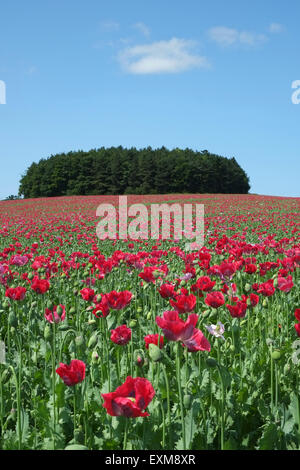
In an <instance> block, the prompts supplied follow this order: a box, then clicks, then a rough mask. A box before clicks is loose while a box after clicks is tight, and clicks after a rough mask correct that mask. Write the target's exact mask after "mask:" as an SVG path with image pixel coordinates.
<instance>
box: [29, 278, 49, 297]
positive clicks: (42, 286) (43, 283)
mask: <svg viewBox="0 0 300 470" xmlns="http://www.w3.org/2000/svg"><path fill="white" fill-rule="evenodd" d="M31 289H33V290H34V291H35V292H36V293H37V294H45V292H47V291H48V290H49V289H50V284H49V281H47V279H39V278H38V277H34V278H33V280H32V284H31Z"/></svg>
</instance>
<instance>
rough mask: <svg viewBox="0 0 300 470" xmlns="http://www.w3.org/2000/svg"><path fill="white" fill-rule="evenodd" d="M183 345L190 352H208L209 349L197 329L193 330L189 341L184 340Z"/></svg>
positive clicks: (207, 342) (202, 335) (204, 338)
mask: <svg viewBox="0 0 300 470" xmlns="http://www.w3.org/2000/svg"><path fill="white" fill-rule="evenodd" d="M183 345H184V346H186V347H187V348H188V351H190V352H195V351H210V349H211V347H210V344H209V341H208V339H207V338H206V337H205V336H204V334H203V333H202V331H201V330H198V328H194V332H193V335H192V336H191V337H190V338H189V339H186V340H185V341H184V343H183Z"/></svg>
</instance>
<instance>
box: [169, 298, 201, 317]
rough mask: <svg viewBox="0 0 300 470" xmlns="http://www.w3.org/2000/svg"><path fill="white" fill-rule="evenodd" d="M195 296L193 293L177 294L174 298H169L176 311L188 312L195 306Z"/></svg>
mask: <svg viewBox="0 0 300 470" xmlns="http://www.w3.org/2000/svg"><path fill="white" fill-rule="evenodd" d="M196 301H197V298H196V296H195V295H194V294H190V295H184V294H182V295H178V296H177V297H176V300H170V304H171V305H172V307H173V308H175V310H177V312H178V313H188V312H192V310H194V308H195V306H196Z"/></svg>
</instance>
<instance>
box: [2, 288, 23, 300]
mask: <svg viewBox="0 0 300 470" xmlns="http://www.w3.org/2000/svg"><path fill="white" fill-rule="evenodd" d="M25 294H26V288H25V287H15V288H13V287H9V288H8V289H6V292H5V297H8V298H9V299H12V300H24V298H25Z"/></svg>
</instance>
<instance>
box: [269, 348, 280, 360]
mask: <svg viewBox="0 0 300 470" xmlns="http://www.w3.org/2000/svg"><path fill="white" fill-rule="evenodd" d="M271 356H272V359H274V361H278V359H280V358H281V352H280V351H279V349H274V351H272V353H271Z"/></svg>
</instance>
